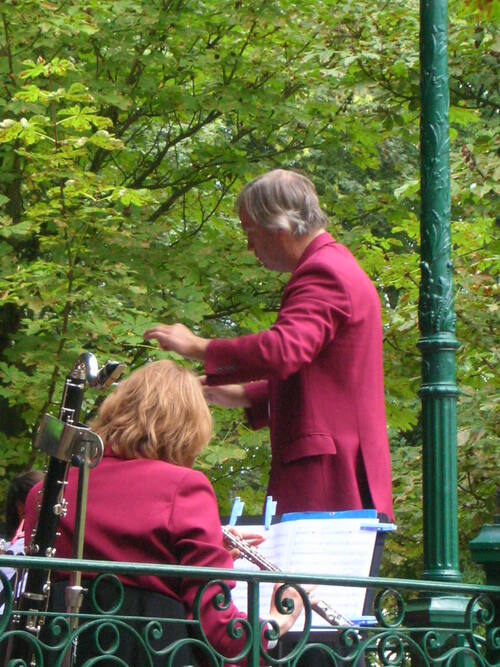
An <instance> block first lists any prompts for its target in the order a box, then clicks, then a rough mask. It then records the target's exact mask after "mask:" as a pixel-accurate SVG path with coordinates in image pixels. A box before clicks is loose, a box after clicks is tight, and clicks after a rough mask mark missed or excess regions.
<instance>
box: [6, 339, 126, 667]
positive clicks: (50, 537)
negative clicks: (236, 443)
mask: <svg viewBox="0 0 500 667" xmlns="http://www.w3.org/2000/svg"><path fill="white" fill-rule="evenodd" d="M124 370H125V365H124V364H121V363H118V362H115V361H108V362H107V363H106V364H105V365H104V366H103V367H102V368H101V369H99V368H98V364H97V360H96V358H95V356H94V355H93V354H91V353H90V352H84V353H82V354H81V355H80V356H79V357H78V359H77V360H76V362H75V364H74V366H73V368H72V370H71V371H70V373H69V374H68V375H67V377H66V380H65V385H64V391H63V397H62V401H61V406H60V410H59V418H58V419H56V418H55V417H53V416H51V415H48V414H46V415H45V416H44V418H43V420H42V423H41V425H40V428H39V430H38V434H37V437H36V439H35V443H34V447H35V448H37V449H40V450H41V451H43V452H45V454H46V455H47V457H48V464H47V471H46V475H45V480H44V484H43V489H42V501H41V506H40V512H39V515H38V521H37V525H36V528H35V530H34V531H33V535H32V536H31V542H30V545H29V548H28V551H27V554H28V555H29V556H46V557H48V558H50V557H53V556H54V555H55V547H54V544H55V541H56V536H57V527H58V522H59V517H61V516H64V515H65V514H66V511H67V508H66V501H65V499H64V489H65V486H66V483H67V482H66V479H67V476H68V472H69V468H70V467H71V466H72V465H79V466H81V465H82V461H83V462H84V464H85V465H87V466H88V467H93V466H94V465H97V463H99V461H100V459H101V457H102V452H103V444H102V441H101V439H100V437H99V436H98V435H97V434H95V433H93V432H92V431H90V430H89V429H88V428H86V427H85V426H83V425H82V424H80V423H79V419H80V411H81V407H82V402H83V395H84V389H85V387H86V385H89V386H90V387H92V388H94V389H104V388H106V387H109V386H110V385H111V384H113V382H115V381H116V380H117V379H118V378H119V377H120V375H121V374H122V373H123V371H124ZM23 579H24V580H25V583H24V587H23V589H24V590H22V591H21V592H20V593H19V594H18V596H17V598H16V599H15V600H14V605H13V612H12V619H11V625H10V628H9V629H10V630H13V631H16V632H15V633H14V634H13V635H12V636H11V639H10V642H9V644H8V646H7V652H6V659H5V662H4V665H7V664H8V663H9V661H12V660H16V661H17V660H23V661H24V664H26V665H33V664H34V662H33V661H34V652H33V646H32V642H31V641H30V640H29V637H28V638H26V637H23V634H25V633H29V634H30V635H32V636H35V637H38V636H39V634H40V630H41V627H42V625H43V621H44V618H43V615H40V614H41V612H43V611H46V610H47V608H48V603H49V594H50V570H38V569H28V572H27V574H26V575H25V576H23V575H22V573H21V577H20V581H22V580H23ZM20 612H22V613H20ZM16 664H18V663H17V662H16Z"/></svg>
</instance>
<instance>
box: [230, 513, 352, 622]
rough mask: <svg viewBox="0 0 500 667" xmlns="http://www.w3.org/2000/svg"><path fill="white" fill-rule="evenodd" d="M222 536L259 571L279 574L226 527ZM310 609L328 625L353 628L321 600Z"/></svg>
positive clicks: (275, 568) (244, 541)
mask: <svg viewBox="0 0 500 667" xmlns="http://www.w3.org/2000/svg"><path fill="white" fill-rule="evenodd" d="M222 534H223V536H224V541H225V542H227V543H228V544H229V546H230V547H233V548H234V549H238V551H239V552H240V553H241V555H242V556H243V558H246V559H247V560H248V561H250V562H251V563H253V564H254V565H257V567H258V568H259V569H260V570H266V571H268V572H281V570H280V568H279V567H277V566H276V565H274V564H273V563H271V562H270V561H269V560H268V559H267V558H265V556H263V555H262V554H261V553H260V552H259V551H258V549H256V548H255V547H253V546H252V545H251V544H249V543H248V542H247V541H246V540H244V539H243V538H241V537H239V536H236V535H234V533H232V532H231V530H230V529H229V528H227V527H226V526H223V527H222ZM311 608H312V609H313V611H315V612H316V613H317V614H318V615H319V616H321V618H323V619H324V620H325V621H326V622H327V623H329V624H330V625H335V626H349V627H352V626H354V623H353V622H352V621H350V620H349V619H348V618H346V617H345V616H342V614H341V613H339V612H338V611H336V610H335V609H332V607H331V606H330V605H329V604H327V603H326V602H324V601H323V600H317V601H316V602H313V603H311Z"/></svg>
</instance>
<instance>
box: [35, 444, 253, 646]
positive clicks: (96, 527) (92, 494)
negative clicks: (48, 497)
mask: <svg viewBox="0 0 500 667" xmlns="http://www.w3.org/2000/svg"><path fill="white" fill-rule="evenodd" d="M77 484H78V471H77V470H76V469H75V468H73V469H71V471H70V473H69V477H68V486H67V489H66V492H65V498H66V500H67V501H68V514H67V516H66V517H63V518H61V520H60V524H59V530H60V533H61V534H60V537H58V539H57V541H56V545H55V546H56V554H57V556H58V557H62V558H70V557H71V552H72V539H73V526H74V522H75V506H76V498H77ZM40 486H41V485H37V486H35V487H34V488H33V489H32V490H31V491H30V493H29V495H28V498H27V501H26V518H25V526H26V535H31V531H32V529H33V527H34V526H35V525H36V521H37V508H36V501H37V494H38V491H39V489H40ZM84 558H87V559H95V560H106V561H107V560H111V561H122V562H136V563H159V564H162V565H168V564H174V565H186V566H187V565H191V566H194V567H202V566H203V567H222V568H228V569H229V568H232V567H233V560H232V558H231V556H230V555H229V553H228V551H227V550H226V549H225V548H224V547H223V545H222V531H221V525H220V519H219V514H218V508H217V501H216V498H215V494H214V491H213V489H212V486H211V485H210V482H209V481H208V479H207V478H206V477H205V476H204V475H203V474H202V473H201V472H198V471H195V470H191V469H190V468H183V467H180V466H175V465H170V464H169V463H164V462H162V461H152V460H146V459H134V460H126V459H122V458H117V457H115V456H113V455H112V454H111V452H109V451H106V455H105V456H104V458H103V460H102V461H101V463H100V464H99V465H98V466H96V467H95V468H94V469H92V470H90V473H89V489H88V503H87V520H86V530H85V547H84ZM120 578H121V579H122V581H123V582H124V583H125V584H127V585H131V586H136V587H140V588H144V589H147V590H152V591H156V592H159V593H163V594H165V595H168V596H169V597H172V598H174V599H176V600H178V601H180V602H182V603H183V604H184V607H185V609H186V613H187V616H188V618H192V605H193V601H194V598H195V595H196V593H197V591H198V588H199V587H200V585H201V584H202V583H203V584H204V583H205V581H203V582H201V581H200V580H198V581H196V580H194V579H187V578H170V577H168V578H167V577H164V578H158V577H152V576H141V577H134V578H127V577H120ZM228 584H229V585H230V586H232V585H234V582H228ZM214 592H220V587H215V588H212V590H210V589H209V592H208V593H207V594H206V595H205V596H204V598H203V603H202V607H201V619H202V623H203V628H204V631H205V632H206V634H207V637H208V638H209V641H210V642H211V643H212V644H213V645H214V646H215V648H216V649H217V650H218V651H220V652H221V653H223V654H224V655H227V656H234V655H236V653H237V652H238V651H239V650H241V648H242V646H243V642H242V641H235V640H232V639H230V638H229V637H228V636H227V632H226V625H227V623H228V622H229V621H231V620H232V619H235V618H239V617H244V614H241V613H240V612H238V610H237V609H236V607H235V606H234V605H233V604H231V605H229V607H228V609H227V610H225V611H216V610H215V609H214V608H213V606H212V602H211V599H212V597H213V594H214Z"/></svg>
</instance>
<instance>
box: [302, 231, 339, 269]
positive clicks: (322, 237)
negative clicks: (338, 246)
mask: <svg viewBox="0 0 500 667" xmlns="http://www.w3.org/2000/svg"><path fill="white" fill-rule="evenodd" d="M333 243H336V241H335V239H334V238H333V236H331V235H330V234H329V233H328V232H323V234H319V235H318V236H316V237H315V238H314V239H313V240H312V241H311V243H310V244H309V245H308V246H307V248H306V249H305V250H304V252H303V253H302V255H301V256H300V259H299V261H298V263H297V266H296V267H295V269H297V268H298V267H299V266H300V265H301V264H302V263H303V262H305V261H306V259H308V258H309V257H311V255H313V254H314V253H315V252H316V251H317V250H319V249H320V248H322V247H323V246H325V245H331V244H333Z"/></svg>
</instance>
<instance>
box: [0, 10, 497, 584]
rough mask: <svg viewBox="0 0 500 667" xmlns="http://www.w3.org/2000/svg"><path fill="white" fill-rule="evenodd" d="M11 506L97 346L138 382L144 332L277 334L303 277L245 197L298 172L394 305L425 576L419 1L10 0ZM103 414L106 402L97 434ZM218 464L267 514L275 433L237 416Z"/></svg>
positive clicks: (472, 494) (0, 312)
mask: <svg viewBox="0 0 500 667" xmlns="http://www.w3.org/2000/svg"><path fill="white" fill-rule="evenodd" d="M449 15H450V29H449V69H450V92H451V108H450V124H451V128H450V129H451V137H450V138H451V154H450V160H451V168H452V192H451V195H452V237H453V243H454V257H453V259H454V264H455V286H456V304H455V307H456V312H457V319H458V326H457V338H458V339H459V341H460V343H461V348H460V350H459V351H458V354H457V370H458V384H459V386H460V388H461V391H462V396H461V399H460V404H459V439H458V440H459V442H458V446H459V530H460V542H461V546H462V549H461V567H462V570H463V572H464V578H465V579H466V580H472V579H474V578H477V577H480V576H481V575H480V572H478V571H477V570H475V569H474V566H473V565H472V564H471V563H470V560H469V557H468V549H467V543H468V540H469V539H471V538H473V537H475V535H476V534H477V532H478V531H479V529H480V527H481V525H482V524H483V523H484V522H489V521H491V517H492V515H493V513H494V511H495V507H494V496H495V491H496V486H497V485H498V463H497V461H498V444H497V443H498V440H497V438H498V384H497V379H496V374H495V363H496V360H497V357H498V338H497V336H496V335H495V334H496V331H497V330H498V301H496V300H495V297H496V295H497V290H498V282H497V279H498V271H497V270H498V236H496V230H497V229H498V224H499V218H498V195H499V180H500V165H499V160H498V158H499V149H498V146H499V140H498V139H499V136H498V135H499V123H498V120H499V108H500V95H499V82H498V76H497V73H498V65H499V60H500V40H499V34H498V24H499V19H500V6H499V2H498V0H490V1H488V0H467V1H466V0H452V1H451V2H450V3H449ZM0 16H1V23H2V32H1V35H0V118H1V122H0V165H1V168H0V266H1V278H0V293H1V295H2V302H1V305H0V321H1V333H0V373H1V379H0V409H1V413H0V472H1V475H2V481H1V483H0V494H1V496H0V498H1V497H4V495H5V490H6V486H7V483H8V480H9V479H10V478H12V477H13V476H14V474H16V473H17V472H19V471H20V470H23V469H25V468H27V467H29V466H31V465H33V464H35V465H37V466H39V465H41V462H40V460H38V459H37V458H36V455H35V454H34V453H33V451H32V447H31V445H32V440H33V435H34V433H35V432H36V428H37V426H38V424H39V422H40V419H41V417H42V415H43V414H44V413H45V412H52V413H53V414H57V412H58V408H59V403H60V399H61V395H62V386H63V381H64V377H65V375H66V374H67V373H68V371H69V370H70V369H71V368H72V366H73V363H74V361H75V360H76V358H77V356H78V355H79V354H80V352H81V351H82V350H88V351H92V352H94V354H96V356H97V357H98V359H99V361H100V362H101V363H102V362H104V361H105V360H106V359H108V358H115V359H118V360H120V361H124V362H126V363H127V364H128V366H129V368H134V367H136V366H137V365H139V364H142V363H144V362H145V361H147V360H148V359H152V358H157V357H158V356H160V355H161V353H159V352H158V351H157V350H155V349H153V348H151V347H149V346H145V345H144V343H143V341H142V332H143V331H144V329H145V328H147V327H149V326H150V325H151V324H153V323H155V322H173V321H182V322H184V323H185V324H187V325H188V326H190V327H193V328H194V329H195V330H196V331H198V332H199V333H201V334H202V335H205V336H228V337H229V336H234V335H238V334H240V333H247V332H253V331H257V330H259V329H261V328H263V327H267V326H269V325H270V324H271V323H272V321H273V318H274V315H275V312H276V310H277V308H278V304H279V298H280V292H281V289H282V285H283V282H284V280H286V276H277V275H276V274H268V273H265V272H262V270H261V268H260V267H259V266H258V265H257V264H256V262H255V260H254V259H253V257H251V256H249V255H248V254H246V253H245V252H243V250H244V247H245V246H244V239H243V237H242V234H241V231H240V230H239V228H238V223H237V219H236V216H235V214H234V212H233V208H232V207H233V201H234V196H235V195H236V193H237V192H238V191H239V189H240V187H241V186H242V185H243V184H244V183H245V182H247V181H248V180H249V179H251V178H252V177H254V176H255V175H257V174H259V173H261V172H263V171H265V170H267V169H269V168H273V167H276V166H283V167H291V168H299V169H303V170H305V171H306V172H307V173H308V174H309V175H310V176H311V177H312V179H313V180H314V182H315V183H316V186H317V189H318V192H319V194H320V197H321V200H322V203H323V205H324V208H325V210H326V211H327V213H328V214H329V217H330V220H331V229H330V231H331V232H332V233H333V234H334V236H336V238H337V239H338V240H339V241H341V242H342V243H345V244H346V245H347V246H348V247H349V248H350V249H351V250H352V252H353V253H354V254H355V255H356V256H357V257H358V258H359V260H360V262H361V263H362V264H363V266H364V267H365V269H366V271H367V272H368V273H369V275H370V276H371V277H372V279H373V280H374V282H375V284H376V285H377V287H378V290H379V293H380V298H381V301H382V304H383V310H384V327H385V372H386V394H387V410H388V420H389V429H390V440H391V451H392V459H393V469H394V492H395V503H396V512H397V523H398V526H399V530H398V533H397V534H396V535H395V536H394V537H393V538H391V540H390V542H389V544H388V547H387V548H386V555H385V559H386V560H385V563H384V572H385V573H387V574H396V575H398V576H418V574H419V573H420V571H421V569H422V545H421V542H422V539H421V538H422V526H421V521H422V519H421V503H422V498H421V448H420V446H421V440H420V426H419V415H420V402H419V399H418V395H417V392H418V388H419V381H420V358H419V353H418V351H417V349H416V343H417V340H418V335H419V334H418V328H417V301H418V282H419V264H418V262H419V256H418V250H419V198H418V197H419V193H418V182H419V156H418V132H419V128H418V121H419V68H418V48H419V47H418V30H419V19H418V3H417V2H416V0H404V1H402V0H394V1H393V2H391V3H385V2H383V3H377V4H376V5H374V4H373V3H368V2H366V1H362V2H359V1H356V2H354V0H342V1H341V0H301V1H300V2H295V1H293V0H252V2H249V1H248V0H204V1H202V0H170V1H169V0H143V1H141V2H139V0H116V1H115V0H113V1H111V0H66V1H65V2H60V3H55V2H49V1H42V0H4V1H3V3H2V7H1V8H0ZM100 400H102V397H101V396H99V395H96V394H93V393H92V392H91V391H88V392H87V395H86V401H85V405H84V409H85V415H84V417H85V418H88V417H89V416H90V415H91V414H92V412H93V411H94V410H95V408H96V404H97V403H98V402H99V401H100ZM214 412H215V417H216V427H217V428H216V436H215V438H214V440H213V442H212V444H211V446H210V447H209V448H208V449H207V450H206V452H205V453H204V455H203V457H202V458H201V459H200V461H199V462H198V465H199V467H200V468H201V469H203V470H204V472H205V473H206V474H207V475H208V476H209V477H210V479H211V480H212V482H213V484H214V486H215V489H216V492H217V495H218V499H219V503H220V510H221V514H226V513H228V511H229V508H230V506H231V503H232V500H233V498H234V497H235V496H236V495H239V496H240V497H241V498H242V499H243V500H244V501H245V512H246V513H248V514H257V513H259V512H260V509H261V506H262V502H263V495H264V490H265V484H266V477H267V469H268V464H269V451H268V447H267V433H265V432H251V431H249V430H248V429H247V428H246V426H245V424H244V422H243V419H242V415H241V414H240V413H239V412H237V411H218V410H215V411H214Z"/></svg>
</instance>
